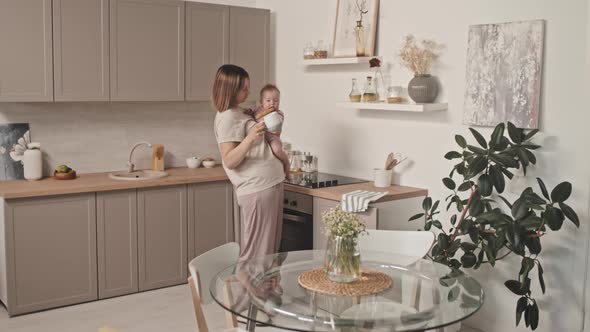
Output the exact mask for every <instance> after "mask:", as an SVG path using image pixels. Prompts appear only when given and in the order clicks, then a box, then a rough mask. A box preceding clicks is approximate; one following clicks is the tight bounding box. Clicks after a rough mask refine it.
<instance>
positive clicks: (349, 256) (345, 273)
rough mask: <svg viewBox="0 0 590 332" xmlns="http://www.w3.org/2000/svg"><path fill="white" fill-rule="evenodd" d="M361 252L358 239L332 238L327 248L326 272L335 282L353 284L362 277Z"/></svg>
mask: <svg viewBox="0 0 590 332" xmlns="http://www.w3.org/2000/svg"><path fill="white" fill-rule="evenodd" d="M360 267H361V252H360V248H359V245H358V237H343V236H330V237H329V238H328V245H327V247H326V256H325V259H324V271H325V272H326V275H327V276H328V279H330V280H331V281H334V282H353V281H355V280H357V279H358V278H360V276H361V270H360Z"/></svg>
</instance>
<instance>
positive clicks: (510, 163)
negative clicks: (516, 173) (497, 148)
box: [489, 153, 518, 174]
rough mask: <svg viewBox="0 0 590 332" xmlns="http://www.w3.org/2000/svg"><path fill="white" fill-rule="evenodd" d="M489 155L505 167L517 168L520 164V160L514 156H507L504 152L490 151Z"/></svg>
mask: <svg viewBox="0 0 590 332" xmlns="http://www.w3.org/2000/svg"><path fill="white" fill-rule="evenodd" d="M489 157H490V159H491V160H492V161H493V162H495V163H496V164H500V165H503V166H505V167H512V168H516V167H517V166H518V162H517V161H516V160H514V158H512V157H509V156H506V155H504V154H498V153H490V154H489ZM501 171H502V172H504V170H503V169H501ZM504 174H506V173H504Z"/></svg>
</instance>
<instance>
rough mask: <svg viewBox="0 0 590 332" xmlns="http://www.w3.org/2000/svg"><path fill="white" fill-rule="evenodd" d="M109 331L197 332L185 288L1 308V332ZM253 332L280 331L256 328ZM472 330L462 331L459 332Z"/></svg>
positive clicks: (217, 323)
mask: <svg viewBox="0 0 590 332" xmlns="http://www.w3.org/2000/svg"><path fill="white" fill-rule="evenodd" d="M205 315H206V316H207V323H208V324H209V329H210V331H211V332H217V331H221V330H223V327H224V319H223V311H222V309H221V307H219V306H217V305H216V304H210V305H208V306H207V307H206V312H205ZM101 327H110V328H115V329H117V330H119V331H120V332H196V321H195V316H194V313H193V309H192V302H191V298H190V293H189V290H188V286H186V285H183V286H176V287H169V288H163V289H159V290H155V291H150V292H144V293H139V294H133V295H128V296H121V297H117V298H113V299H108V300H102V301H95V302H89V303H85V304H79V305H74V306H69V307H64V308H59V309H53V310H47V311H43V312H38V313H33V314H28V315H22V316H18V317H13V318H9V317H8V314H7V313H6V309H5V308H4V307H3V306H1V305H0V331H2V332H96V330H98V329H99V328H101ZM256 331H260V332H271V331H279V330H277V329H274V328H268V327H267V328H256ZM473 331H475V330H471V329H467V328H463V329H461V332H473Z"/></svg>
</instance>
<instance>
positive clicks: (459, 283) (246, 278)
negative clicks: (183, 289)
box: [210, 250, 484, 331]
mask: <svg viewBox="0 0 590 332" xmlns="http://www.w3.org/2000/svg"><path fill="white" fill-rule="evenodd" d="M324 253H325V251H323V250H308V251H292V252H287V253H278V254H274V255H269V256H265V257H260V258H257V259H252V260H249V261H246V262H242V263H238V264H235V265H232V266H229V267H227V268H225V269H223V270H221V271H220V272H219V273H217V274H216V276H215V277H214V278H213V280H212V281H211V284H210V292H211V295H212V297H213V299H214V300H215V301H216V302H217V303H218V304H219V305H220V306H222V307H223V308H224V309H225V310H227V311H228V312H229V313H231V315H232V316H233V317H235V316H237V317H241V318H243V319H244V320H246V322H247V324H246V329H247V330H248V331H254V330H255V327H256V325H259V326H260V325H264V326H273V327H276V328H279V329H283V330H289V331H425V330H436V329H441V328H443V327H445V326H448V325H451V324H455V323H457V322H460V321H461V320H463V319H465V318H467V317H469V316H471V315H473V314H474V313H475V312H477V311H478V310H479V308H481V306H482V305H483V301H484V292H483V289H482V288H481V286H480V284H479V283H478V282H477V281H476V280H474V279H473V278H471V277H469V276H467V275H465V274H463V273H461V272H459V271H453V270H452V269H450V268H449V267H447V266H446V265H442V264H439V263H435V262H433V261H431V260H427V259H423V258H421V257H410V256H401V255H396V254H392V253H385V252H371V251H362V253H361V269H363V270H373V271H378V272H381V273H384V274H385V275H387V276H389V277H390V278H391V280H392V284H391V286H390V287H389V288H388V289H386V290H384V291H382V292H380V293H378V294H372V295H366V296H335V295H330V294H326V293H320V292H316V291H310V290H307V289H305V288H303V287H302V286H300V285H299V282H298V277H299V275H301V274H302V273H303V272H306V271H310V270H313V269H317V268H321V267H322V266H323V263H324Z"/></svg>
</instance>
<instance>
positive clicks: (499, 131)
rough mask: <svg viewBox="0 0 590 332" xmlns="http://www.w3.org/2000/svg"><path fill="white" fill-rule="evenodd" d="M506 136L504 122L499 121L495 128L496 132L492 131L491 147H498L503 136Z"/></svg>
mask: <svg viewBox="0 0 590 332" xmlns="http://www.w3.org/2000/svg"><path fill="white" fill-rule="evenodd" d="M503 137H504V123H499V124H498V125H497V126H496V128H494V132H493V133H492V137H491V140H490V147H491V148H492V149H494V150H496V147H498V146H500V144H501V143H502V138H503Z"/></svg>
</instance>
